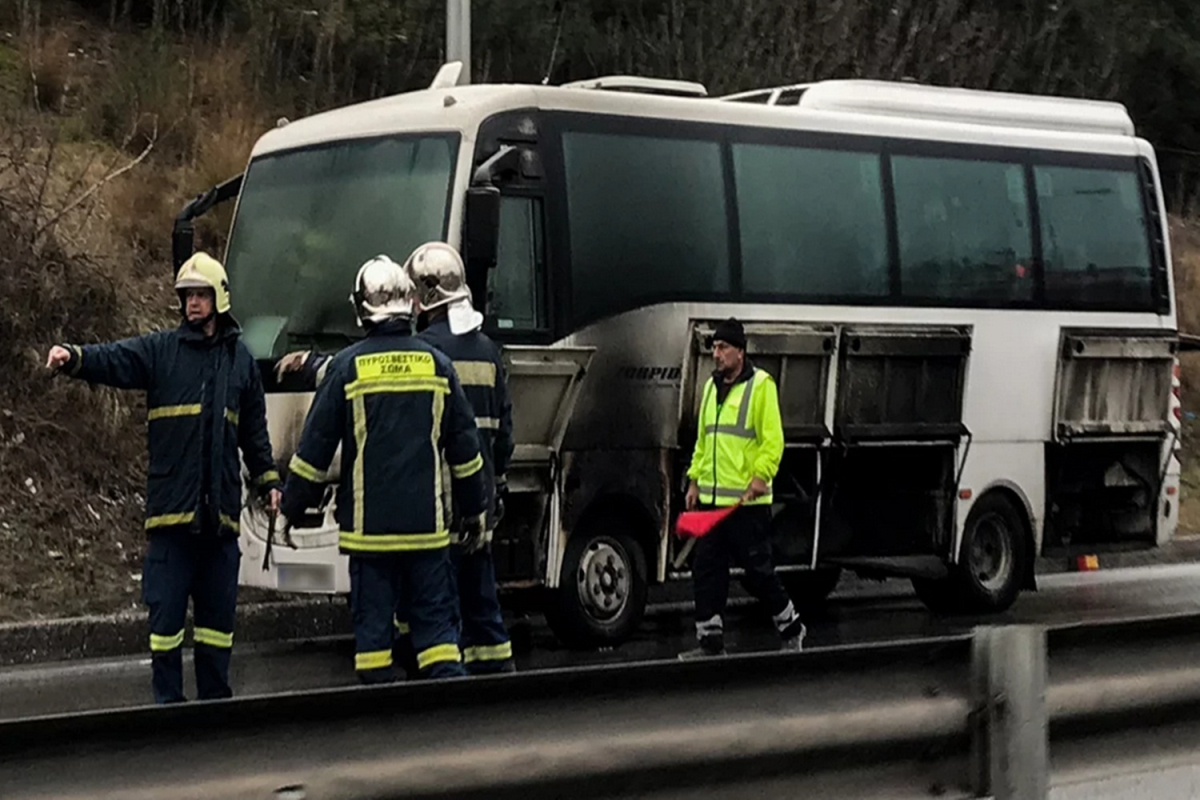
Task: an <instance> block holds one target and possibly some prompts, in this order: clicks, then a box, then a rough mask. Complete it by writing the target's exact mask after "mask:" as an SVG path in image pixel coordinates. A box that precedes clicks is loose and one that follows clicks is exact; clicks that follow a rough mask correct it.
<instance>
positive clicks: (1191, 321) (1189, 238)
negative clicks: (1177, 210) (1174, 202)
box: [1170, 216, 1200, 408]
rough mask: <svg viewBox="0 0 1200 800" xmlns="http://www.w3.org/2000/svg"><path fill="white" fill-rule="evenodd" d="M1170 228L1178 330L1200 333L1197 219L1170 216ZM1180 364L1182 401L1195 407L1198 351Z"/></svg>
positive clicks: (1199, 225) (1199, 220)
mask: <svg viewBox="0 0 1200 800" xmlns="http://www.w3.org/2000/svg"><path fill="white" fill-rule="evenodd" d="M1170 228H1171V261H1172V265H1173V267H1174V272H1175V313H1176V316H1177V318H1178V321H1179V330H1181V331H1183V332H1184V333H1191V334H1200V218H1196V217H1175V216H1172V217H1171V221H1170ZM1180 365H1181V369H1180V381H1181V383H1182V394H1183V402H1184V404H1185V406H1186V407H1188V408H1195V407H1196V406H1197V401H1198V400H1200V396H1198V395H1197V390H1200V353H1184V354H1183V355H1182V356H1181V357H1180Z"/></svg>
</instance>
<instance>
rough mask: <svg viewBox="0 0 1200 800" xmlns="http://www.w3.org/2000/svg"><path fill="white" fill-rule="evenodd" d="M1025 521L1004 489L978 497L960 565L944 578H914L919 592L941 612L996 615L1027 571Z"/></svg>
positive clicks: (969, 519)
mask: <svg viewBox="0 0 1200 800" xmlns="http://www.w3.org/2000/svg"><path fill="white" fill-rule="evenodd" d="M1026 558H1027V553H1026V541H1025V526H1024V523H1023V522H1022V520H1021V514H1020V512H1018V511H1017V509H1016V508H1015V507H1014V506H1013V504H1012V502H1011V501H1010V500H1009V499H1008V498H1007V497H1005V496H1004V495H1002V494H998V493H990V494H986V495H984V496H983V497H981V498H979V500H977V501H976V503H975V505H974V506H973V507H972V508H971V513H970V514H968V515H967V524H966V525H965V526H964V528H963V540H962V549H961V550H960V552H959V559H958V563H957V564H953V565H951V567H950V575H949V577H947V578H945V579H943V580H936V581H935V580H928V579H917V578H914V579H913V588H914V589H915V590H916V593H917V597H919V598H920V599H921V601H922V602H923V603H925V605H926V606H928V607H929V609H930V610H931V611H933V612H935V613H940V614H955V613H961V614H997V613H1000V612H1001V611H1004V610H1006V609H1008V608H1009V606H1011V605H1012V604H1013V603H1014V602H1015V601H1016V599H1017V595H1018V594H1019V593H1020V591H1021V578H1022V576H1023V574H1024V571H1025V560H1026Z"/></svg>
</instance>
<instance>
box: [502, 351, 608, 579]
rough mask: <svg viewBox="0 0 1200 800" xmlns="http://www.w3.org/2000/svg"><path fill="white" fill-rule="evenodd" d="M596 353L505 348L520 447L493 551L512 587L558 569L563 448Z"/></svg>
mask: <svg viewBox="0 0 1200 800" xmlns="http://www.w3.org/2000/svg"><path fill="white" fill-rule="evenodd" d="M594 353H595V348H594V347H534V346H518V345H506V346H505V347H504V363H505V368H506V371H507V373H508V391H509V395H510V397H511V400H512V414H513V441H514V445H515V447H514V450H513V457H512V462H511V464H510V465H509V468H508V492H509V494H508V505H507V508H506V510H505V514H504V519H503V520H502V521H501V523H500V525H499V527H498V529H497V530H496V532H495V537H494V540H493V542H492V551H493V555H494V558H495V562H496V576H497V578H498V579H499V580H500V581H501V582H502V583H505V584H507V585H509V586H515V585H540V584H541V583H542V581H543V580H544V579H549V578H550V576H554V578H557V576H558V573H559V565H560V563H561V561H562V555H563V547H564V546H565V543H564V541H563V533H562V524H561V508H560V503H561V492H562V486H561V485H560V484H561V475H560V471H559V468H558V465H559V453H560V450H561V448H562V441H563V436H564V435H565V433H566V430H567V425H568V423H569V422H570V420H571V414H572V412H573V411H574V408H575V400H576V399H577V398H578V396H579V388H580V384H581V382H582V380H583V376H584V374H585V373H586V371H587V368H588V365H589V364H590V363H591V360H592V355H593V354H594ZM485 424H487V423H485Z"/></svg>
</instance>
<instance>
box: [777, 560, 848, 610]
mask: <svg viewBox="0 0 1200 800" xmlns="http://www.w3.org/2000/svg"><path fill="white" fill-rule="evenodd" d="M779 579H780V580H781V581H783V588H785V589H787V593H788V594H789V595H790V596H791V598H792V601H793V602H794V603H795V604H796V605H798V606H800V608H801V610H803V609H805V608H811V607H813V606H819V605H821V604H822V603H824V602H825V601H826V600H828V599H829V595H831V594H833V590H834V589H836V588H837V585H838V581H840V580H841V579H842V570H841V568H840V567H833V568H831V569H828V568H824V567H822V568H821V569H818V570H803V571H798V572H781V573H779Z"/></svg>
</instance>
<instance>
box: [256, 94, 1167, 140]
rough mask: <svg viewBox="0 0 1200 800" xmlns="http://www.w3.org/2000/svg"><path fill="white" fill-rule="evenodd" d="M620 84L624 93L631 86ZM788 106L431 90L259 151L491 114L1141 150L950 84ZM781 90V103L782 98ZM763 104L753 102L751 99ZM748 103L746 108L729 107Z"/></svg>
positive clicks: (1077, 120) (1048, 105) (1121, 134)
mask: <svg viewBox="0 0 1200 800" xmlns="http://www.w3.org/2000/svg"><path fill="white" fill-rule="evenodd" d="M623 88H627V85H624V86H623ZM787 88H788V89H789V90H790V91H792V92H793V93H795V92H796V91H797V90H798V91H799V95H800V96H799V98H798V100H796V102H795V104H792V105H772V104H768V102H766V101H763V100H761V99H760V98H762V97H763V96H764V94H765V93H771V92H772V91H773V90H770V89H766V90H760V91H756V92H744V93H740V94H738V95H731V96H729V97H728V98H727V99H720V100H719V99H712V98H707V97H700V96H690V97H689V96H671V95H669V94H661V93H656V92H638V91H612V90H609V89H606V88H604V87H603V85H598V86H596V87H594V88H593V87H591V86H590V84H588V82H580V83H579V84H576V85H573V86H560V87H553V86H527V85H519V84H478V85H470V86H453V87H448V88H436V89H425V90H421V91H416V92H406V93H404V94H398V95H393V96H391V97H384V98H381V99H378V100H372V101H369V102H365V103H357V104H355V105H351V106H345V107H343V108H338V109H333V110H331V111H325V112H322V113H319V114H315V115H313V116H311V117H306V118H303V119H300V120H297V121H295V122H291V123H288V124H285V125H281V126H280V127H278V128H276V129H274V130H271V131H268V132H267V133H266V134H264V135H263V136H262V137H261V138H260V139H259V140H258V142H257V143H256V144H255V147H254V151H253V154H252V155H253V156H260V155H265V154H267V153H271V152H276V151H280V150H290V149H294V148H298V147H306V146H311V145H316V144H321V143H323V142H330V141H339V140H345V139H357V138H367V137H371V136H383V135H391V134H398V133H413V132H420V131H430V132H433V131H457V132H460V133H462V134H463V135H464V136H465V137H466V138H467V139H468V140H470V139H473V138H474V131H475V130H476V129H477V128H478V127H479V124H480V123H481V122H482V121H483V120H484V119H486V118H487V117H489V116H491V115H493V114H496V113H499V112H503V111H513V110H517V109H546V110H564V111H576V112H584V113H587V112H591V113H599V114H612V115H618V116H634V117H651V118H658V119H678V120H684V121H690V122H708V123H718V124H727V125H748V126H760V127H773V128H788V129H797V130H813V131H825V132H834V133H847V134H861V135H874V136H890V137H900V138H917V139H932V140H939V141H962V142H972V143H978V144H993V145H1009V146H1015V147H1030V148H1044V149H1054V150H1072V151H1084V152H1106V153H1116V154H1128V155H1133V154H1135V153H1137V152H1138V151H1139V150H1144V149H1145V147H1142V146H1139V144H1138V142H1140V140H1137V139H1135V138H1134V127H1133V122H1132V120H1131V119H1130V117H1129V114H1128V112H1127V111H1126V110H1125V107H1124V106H1122V105H1120V104H1119V103H1112V102H1104V101H1095V100H1079V99H1072V98H1059V97H1046V96H1038V95H1021V94H1011V93H1005V92H986V91H978V90H970V89H952V88H945V87H936V86H926V85H921V84H914V83H907V82H899V81H897V82H890V81H867V80H831V81H820V82H817V83H812V84H802V85H797V86H795V87H787ZM778 94H779V93H778V91H775V92H774V95H773V96H774V97H778ZM756 100H757V102H756ZM734 101H741V102H734Z"/></svg>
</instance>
